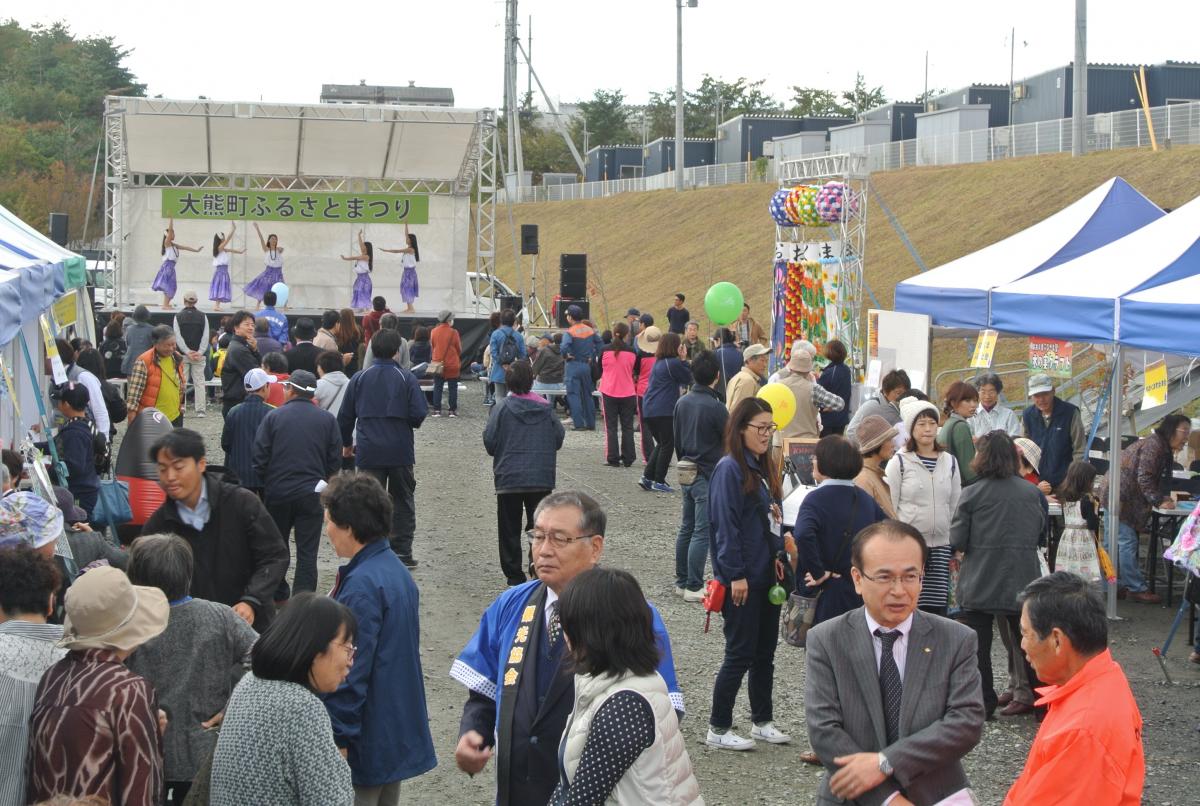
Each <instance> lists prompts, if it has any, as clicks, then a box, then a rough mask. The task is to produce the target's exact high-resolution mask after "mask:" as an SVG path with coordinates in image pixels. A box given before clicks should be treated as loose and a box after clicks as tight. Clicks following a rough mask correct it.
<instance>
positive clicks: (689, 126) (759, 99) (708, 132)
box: [684, 73, 783, 137]
mask: <svg viewBox="0 0 1200 806" xmlns="http://www.w3.org/2000/svg"><path fill="white" fill-rule="evenodd" d="M765 83H766V79H759V80H758V81H751V80H750V79H748V78H738V79H737V80H736V81H733V82H727V81H725V80H723V79H720V78H713V77H712V76H710V75H708V74H707V73H705V75H704V77H703V78H702V79H701V80H700V86H699V87H697V88H696V90H695V91H694V92H690V93H685V94H684V97H685V98H686V103H685V104H684V130H685V133H686V134H687V136H688V137H712V136H713V134H714V132H715V130H716V127H717V125H718V124H720V123H723V122H724V121H726V120H729V119H730V118H732V117H736V116H738V115H777V114H780V113H781V112H783V104H781V103H779V102H778V101H776V100H775V99H774V98H772V97H771V96H769V95H767V94H766V93H765V92H763V90H762V86H763V84H765Z"/></svg>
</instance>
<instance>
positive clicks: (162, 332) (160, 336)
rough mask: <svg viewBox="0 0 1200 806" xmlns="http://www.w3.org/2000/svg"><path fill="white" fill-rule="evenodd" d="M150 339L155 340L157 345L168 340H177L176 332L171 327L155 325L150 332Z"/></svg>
mask: <svg viewBox="0 0 1200 806" xmlns="http://www.w3.org/2000/svg"><path fill="white" fill-rule="evenodd" d="M150 338H152V339H154V343H155V344H162V343H163V342H164V341H166V340H167V339H173V338H175V331H174V330H173V329H171V327H170V326H169V325H155V326H154V329H153V330H151V331H150Z"/></svg>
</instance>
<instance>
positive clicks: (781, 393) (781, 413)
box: [758, 383, 796, 428]
mask: <svg viewBox="0 0 1200 806" xmlns="http://www.w3.org/2000/svg"><path fill="white" fill-rule="evenodd" d="M758 398H759V399H760V400H765V401H766V402H767V403H769V404H770V406H771V419H772V420H774V421H775V427H776V428H786V427H787V424H788V423H790V422H791V421H792V418H793V417H795V416H796V395H795V394H793V393H792V390H791V389H789V388H788V387H786V386H784V385H783V384H782V383H768V384H767V385H766V386H764V387H763V388H762V389H759V390H758Z"/></svg>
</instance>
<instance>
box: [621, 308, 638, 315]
mask: <svg viewBox="0 0 1200 806" xmlns="http://www.w3.org/2000/svg"><path fill="white" fill-rule="evenodd" d="M625 315H626V316H641V315H642V312H641V311H639V310H638V309H637V308H630V309H629V310H627V311H626V312H625Z"/></svg>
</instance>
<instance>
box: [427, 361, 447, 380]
mask: <svg viewBox="0 0 1200 806" xmlns="http://www.w3.org/2000/svg"><path fill="white" fill-rule="evenodd" d="M445 371H446V362H445V361H430V362H429V363H428V364H426V365H425V374H426V375H432V376H434V377H440V376H441V375H442V373H444V372H445Z"/></svg>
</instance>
